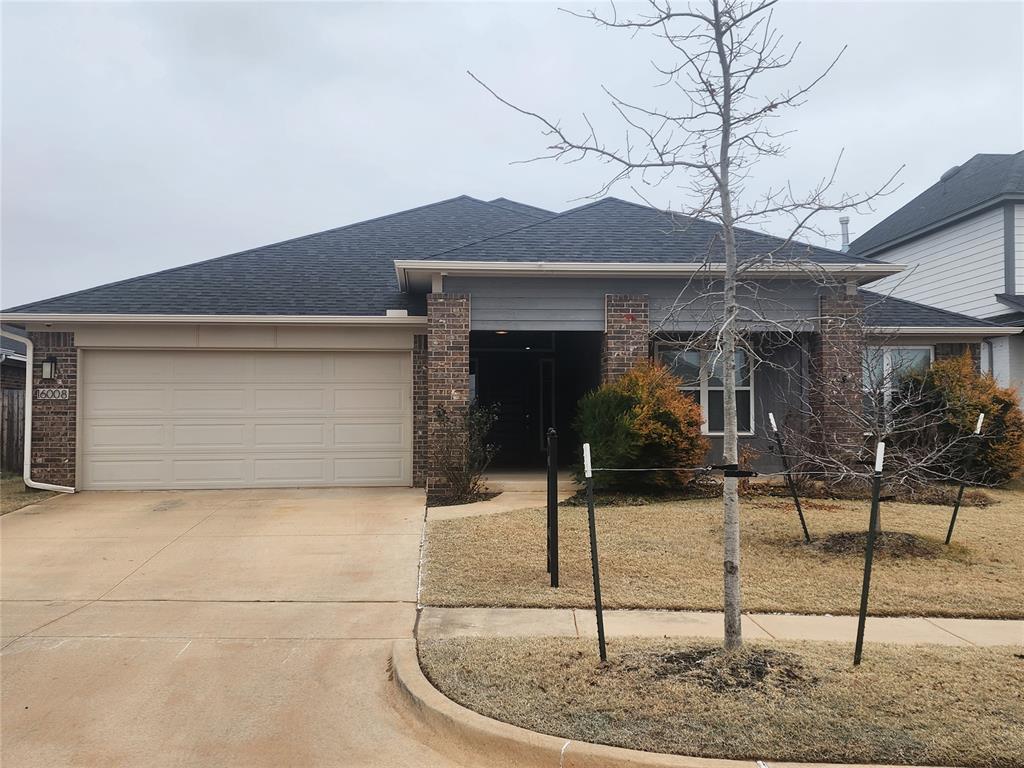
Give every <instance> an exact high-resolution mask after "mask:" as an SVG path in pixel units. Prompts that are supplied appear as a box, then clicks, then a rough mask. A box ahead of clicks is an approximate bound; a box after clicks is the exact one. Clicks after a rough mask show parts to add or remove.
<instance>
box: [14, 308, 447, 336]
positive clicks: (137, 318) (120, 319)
mask: <svg viewBox="0 0 1024 768" xmlns="http://www.w3.org/2000/svg"><path fill="white" fill-rule="evenodd" d="M3 320H4V322H11V323H193V324H195V323H218V324H222V325H243V324H244V325H254V324H255V325H388V326H393V325H417V326H418V325H426V323H427V318H426V317H418V316H413V317H407V316H393V315H132V314H109V315H107V314H71V313H45V312H8V313H5V314H4V315H3ZM19 339H20V337H19Z"/></svg>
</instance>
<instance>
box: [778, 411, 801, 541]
mask: <svg viewBox="0 0 1024 768" xmlns="http://www.w3.org/2000/svg"><path fill="white" fill-rule="evenodd" d="M768 423H769V424H771V426H772V432H774V433H775V443H776V445H778V446H779V457H780V458H781V459H782V469H783V471H784V472H785V473H786V483H787V484H788V485H789V492H790V493H791V494H792V496H793V503H794V504H796V513H797V515H798V516H799V517H800V527H801V528H803V529H804V543H805V544H810V543H811V534H810V533H808V532H807V521H806V520H804V511H803V509H802V508H801V507H800V496H799V495H798V494H797V492H796V482H795V481H794V480H793V473H792V472H790V471H789V459H788V458H786V448H785V446H783V444H782V435H781V434H780V433H779V428H778V426H777V425H776V424H775V414H774V413H769V414H768Z"/></svg>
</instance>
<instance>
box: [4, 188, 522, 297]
mask: <svg viewBox="0 0 1024 768" xmlns="http://www.w3.org/2000/svg"><path fill="white" fill-rule="evenodd" d="M459 200H465V201H470V202H473V203H478V204H480V205H492V204H491V203H488V202H485V201H483V200H479V199H477V198H475V197H471V196H469V195H456V196H455V197H449V198H447V199H445V200H437V201H434V202H432V203H426V204H424V205H417V206H414V207H412V208H406V209H405V210H402V211H395V212H394V213H387V214H384V215H382V216H374V217H373V218H370V219H363V220H362V221H356V222H353V223H351V224H343V225H342V226H340V227H330V228H329V229H324V230H321V231H319V232H312V233H309V234H306V235H298V236H297V237H289V238H285V239H284V240H278V241H276V242H273V243H267V244H265V245H259V246H256V247H253V248H245V249H243V250H240V251H235V252H233V253H228V254H224V255H223V256H214V257H212V258H209V259H201V260H200V261H193V262H189V263H188V264H180V265H178V266H176V267H168V268H167V269H160V270H157V271H156V272H147V273H146V274H143V275H134V276H132V277H127V278H123V279H121V280H113V281H111V282H109V283H101V284H100V285H93V286H90V287H89V288H82V289H80V290H77V291H70V292H68V293H63V294H60V295H57V296H50V297H47V298H45V299H40V300H38V301H32V302H28V303H25V304H19V305H16V306H14V307H10V308H9V309H6V310H3V312H4V315H5V316H8V315H10V316H14V315H15V314H20V313H26V312H31V311H32V309H33V308H34V307H37V306H39V305H42V304H49V303H50V302H53V301H59V300H62V299H68V298H72V297H75V296H83V295H85V294H88V293H90V292H91V291H97V290H102V289H106V288H114V287H117V286H121V285H130V284H132V283H135V282H138V281H140V280H146V279H149V278H152V277H156V276H158V275H168V274H173V273H175V272H180V271H182V270H187V269H191V268H193V267H198V266H201V265H204V264H212V263H215V262H218V261H224V260H226V259H231V258H235V257H238V256H247V255H250V254H256V253H259V252H260V251H265V250H269V249H271V248H276V247H278V246H282V245H288V244H290V243H298V242H302V241H303V240H309V239H312V238H315V237H320V236H322V235H327V234H332V233H336V232H343V231H346V230H352V229H356V228H358V227H362V226H364V225H367V224H373V223H376V222H381V221H386V220H387V219H391V218H394V217H397V216H403V215H405V214H408V213H414V212H416V211H424V210H429V209H430V208H435V207H438V206H442V205H446V204H449V203H453V202H456V201H459ZM502 210H506V211H508V212H509V213H512V214H518V215H520V216H524V217H525V216H526V214H523V213H521V212H517V211H513V210H509V209H507V208H503V209H502Z"/></svg>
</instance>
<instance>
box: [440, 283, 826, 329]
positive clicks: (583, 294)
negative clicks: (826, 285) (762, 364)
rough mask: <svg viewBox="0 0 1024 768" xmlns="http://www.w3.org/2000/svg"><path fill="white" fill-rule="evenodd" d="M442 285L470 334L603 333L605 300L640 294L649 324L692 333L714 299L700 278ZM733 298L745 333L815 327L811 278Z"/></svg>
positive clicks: (714, 306)
mask: <svg viewBox="0 0 1024 768" xmlns="http://www.w3.org/2000/svg"><path fill="white" fill-rule="evenodd" d="M719 286H720V284H719ZM444 288H445V290H446V291H451V292H454V293H468V294H469V296H470V307H471V310H470V327H471V328H472V330H475V331H495V330H510V331H602V330H604V297H605V295H606V294H615V293H631V294H647V295H648V296H649V297H650V310H651V327H652V329H654V330H656V331H665V332H672V331H691V330H696V329H702V328H706V327H708V325H710V324H711V323H712V322H713V321H714V318H715V317H717V316H718V315H719V314H720V311H719V307H720V302H721V297H720V294H719V293H717V292H716V290H715V286H714V284H712V286H711V289H710V290H709V289H708V284H707V282H705V281H701V282H699V283H698V282H696V281H694V282H688V281H686V280H681V279H664V280H651V279H644V280H640V279H637V280H629V279H625V280H624V279H615V278H562V277H498V278H495V277H450V278H446V279H445V284H444ZM718 290H720V288H719V289H718ZM740 300H741V304H742V305H743V306H744V307H745V308H746V313H745V315H744V320H746V321H747V323H748V327H749V328H750V329H752V330H772V329H773V327H774V326H775V325H776V324H777V325H779V326H784V327H786V328H790V329H794V330H813V328H814V325H815V323H814V320H813V319H814V318H815V317H816V316H817V312H818V302H817V293H816V289H815V286H814V285H813V284H811V283H810V282H799V281H792V280H774V281H764V282H762V283H759V284H757V285H756V287H748V288H746V289H745V290H742V291H741V296H740Z"/></svg>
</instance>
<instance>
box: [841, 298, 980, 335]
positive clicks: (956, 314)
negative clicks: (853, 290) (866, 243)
mask: <svg viewBox="0 0 1024 768" xmlns="http://www.w3.org/2000/svg"><path fill="white" fill-rule="evenodd" d="M857 290H858V291H859V292H860V293H864V294H867V295H869V296H877V297H878V298H880V299H882V300H883V301H898V302H900V303H902V304H910V305H912V306H915V307H923V308H924V309H930V310H932V311H933V312H941V313H942V314H944V315H949V316H950V317H956V318H960V319H962V320H970V321H971V322H974V323H977V324H978V325H991V326H993V327H996V328H997V327H999V326H998V325H996V323H993V322H991V321H989V320H985V319H983V318H980V317H974V315H965V314H964V313H963V312H954V311H953V310H951V309H943V308H942V307H935V306H932V305H931V304H922V303H921V302H920V301H911V300H910V299H902V298H900V297H899V296H893V295H891V294H884V293H878V292H877V291H869V290H868V289H867V288H858V289H857Z"/></svg>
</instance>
